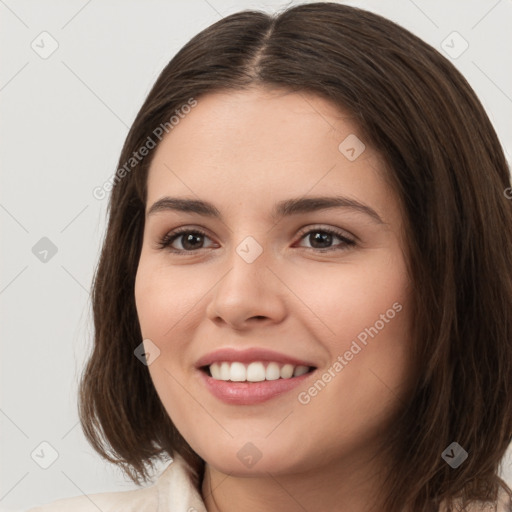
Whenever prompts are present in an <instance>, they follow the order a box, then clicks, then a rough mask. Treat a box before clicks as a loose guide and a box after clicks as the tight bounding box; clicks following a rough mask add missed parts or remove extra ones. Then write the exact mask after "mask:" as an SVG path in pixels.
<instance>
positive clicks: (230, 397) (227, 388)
mask: <svg viewBox="0 0 512 512" xmlns="http://www.w3.org/2000/svg"><path fill="white" fill-rule="evenodd" d="M199 372H200V373H201V377H202V379H203V381H204V383H205V384H206V387H207V388H208V390H209V391H210V393H211V394H212V395H213V396H215V397H217V398H219V399H220V400H222V401H223V402H226V403H228V404H232V405H252V404H259V403H262V402H266V401H267V400H270V399H272V398H274V397H276V396H279V395H282V394H283V393H286V392H287V391H290V390H292V389H293V388H296V387H297V386H299V385H300V384H302V383H303V382H304V381H305V380H306V379H307V378H309V377H310V376H311V375H312V374H313V373H314V372H315V370H313V371H311V372H309V373H305V374H304V375H301V376H300V377H292V378H290V379H276V380H263V381H260V382H232V381H229V380H215V379H214V378H213V377H210V376H209V375H208V374H207V373H205V372H204V371H202V370H199Z"/></svg>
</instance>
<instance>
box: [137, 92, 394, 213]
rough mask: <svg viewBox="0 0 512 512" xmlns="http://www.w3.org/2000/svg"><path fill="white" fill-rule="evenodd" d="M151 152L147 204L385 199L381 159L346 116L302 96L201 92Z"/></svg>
mask: <svg viewBox="0 0 512 512" xmlns="http://www.w3.org/2000/svg"><path fill="white" fill-rule="evenodd" d="M347 150H349V152H348V153H347ZM155 151H156V153H155V155H154V158H153V161H152V163H151V166H150V170H149V174H148V201H147V203H148V206H150V205H151V204H152V203H153V202H154V201H155V200H157V199H158V198H159V197H161V196H163V195H166V194H172V195H177V194H180V193H181V194H186V195H188V196H190V195H197V196H201V197H204V196H205V195H206V196H208V197H209V199H212V200H213V199H214V198H219V200H222V201H224V202H225V203H226V202H229V201H231V202H239V203H241V202H245V204H255V205H256V206H257V205H258V204H259V205H260V206H261V207H263V202H262V200H263V199H265V200H266V199H272V200H276V201H277V200H278V199H282V198H285V196H286V197H291V196H294V197H297V196H303V195H306V194H308V193H310V192H311V193H313V192H314V193H315V194H316V195H317V194H325V193H329V192H331V193H332V192H337V193H340V194H344V195H347V194H349V195H350V194H352V195H354V196H357V195H359V197H361V196H365V199H367V200H368V201H376V202H382V200H383V195H388V194H389V190H387V187H386V184H385V183H384V181H383V180H382V178H381V173H382V171H383V164H382V163H381V161H380V160H381V159H380V157H379V155H378V154H377V153H376V152H375V151H374V150H373V149H372V148H371V147H370V145H369V144H365V143H364V140H363V137H362V136H361V134H360V133H359V130H358V128H357V126H356V124H355V123H354V122H353V120H352V119H351V116H350V115H349V114H347V113H346V112H343V111H341V110H340V109H339V108H337V107H336V106H335V105H334V104H333V103H331V102H329V101H328V100H326V99H323V98H321V97H319V96H315V95H313V94H308V93H304V92H300V93H291V92H288V91H269V90H265V89H258V88H254V89H250V90H244V91H230V92H218V93H212V94H207V95H205V96H203V97H200V98H199V99H198V100H197V105H196V106H195V107H194V108H193V109H192V110H191V111H190V113H188V114H187V115H184V116H183V117H182V118H181V119H180V121H179V123H178V124H177V125H175V126H174V128H173V129H172V131H170V133H169V134H167V135H166V136H165V137H164V138H163V140H162V142H161V143H160V144H159V145H158V147H157V148H156V150H155ZM354 154H355V156H356V158H353V156H354ZM256 203H257V204H256Z"/></svg>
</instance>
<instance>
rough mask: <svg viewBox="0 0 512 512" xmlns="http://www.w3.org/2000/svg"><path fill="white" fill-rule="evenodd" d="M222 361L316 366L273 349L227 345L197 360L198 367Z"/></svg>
mask: <svg viewBox="0 0 512 512" xmlns="http://www.w3.org/2000/svg"><path fill="white" fill-rule="evenodd" d="M222 361H231V362H233V361H238V362H240V363H252V362H254V361H262V362H263V361H275V362H276V363H282V364H293V365H294V366H313V367H314V366H315V365H314V364H312V363H311V362H309V361H302V360H300V359H297V358H296V357H292V356H288V355H286V354H280V353H279V352H274V351H273V350H267V349H264V348H257V347H255V348H249V349H245V350H237V349H234V348H230V347H226V348H220V349H217V350H214V351H213V352H209V353H208V354H205V355H204V356H202V357H200V358H199V359H198V360H197V362H196V368H201V367H203V366H209V365H211V364H212V363H220V362H222Z"/></svg>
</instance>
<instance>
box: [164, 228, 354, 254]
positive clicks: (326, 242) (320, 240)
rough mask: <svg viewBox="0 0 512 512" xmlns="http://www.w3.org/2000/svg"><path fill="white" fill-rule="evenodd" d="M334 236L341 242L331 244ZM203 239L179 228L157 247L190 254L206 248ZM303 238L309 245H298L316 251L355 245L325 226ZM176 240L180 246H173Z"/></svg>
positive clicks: (204, 236) (197, 232)
mask: <svg viewBox="0 0 512 512" xmlns="http://www.w3.org/2000/svg"><path fill="white" fill-rule="evenodd" d="M336 238H337V239H338V240H340V241H341V243H338V244H337V245H334V246H331V244H332V243H333V241H334V240H335V239H336ZM205 239H208V240H210V238H209V237H208V235H207V234H206V233H205V232H204V231H202V230H201V229H198V228H195V229H190V228H181V229H177V230H175V231H172V232H170V233H167V234H166V235H165V236H164V237H163V238H162V239H161V240H159V241H158V243H157V247H158V248H159V249H167V250H169V251H171V252H173V253H176V254H185V253H189V254H190V253H192V252H197V250H198V249H206V248H208V247H203V244H204V241H205ZM303 240H309V242H310V244H311V246H310V247H304V246H300V245H299V247H303V248H305V249H312V250H313V251H316V252H328V251H336V250H337V251H340V250H345V249H348V248H349V247H351V246H354V245H356V242H355V240H353V239H351V238H349V237H347V236H346V234H345V233H344V232H342V231H338V230H336V229H332V228H325V227H318V228H313V229H311V228H310V229H309V230H307V231H302V233H300V241H301V242H302V241H303ZM177 241H178V242H179V245H180V246H181V247H176V246H174V244H175V242H177ZM210 247H211V246H210Z"/></svg>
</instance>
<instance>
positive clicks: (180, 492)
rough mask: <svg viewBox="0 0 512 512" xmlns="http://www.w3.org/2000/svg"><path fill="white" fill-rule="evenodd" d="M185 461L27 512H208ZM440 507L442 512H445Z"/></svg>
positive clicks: (503, 499) (506, 508)
mask: <svg viewBox="0 0 512 512" xmlns="http://www.w3.org/2000/svg"><path fill="white" fill-rule="evenodd" d="M186 467H187V466H186V462H185V460H184V459H183V458H182V457H181V455H179V454H176V455H175V457H174V460H173V461H172V462H171V463H170V464H169V465H168V466H167V467H166V468H165V469H164V471H163V472H162V473H161V474H160V476H159V477H158V479H157V481H156V482H155V483H154V484H153V485H150V486H148V487H144V488H141V489H136V490H134V491H118V492H105V493H99V494H90V495H83V496H77V497H74V498H65V499H61V500H57V501H54V502H52V503H49V504H48V505H43V506H41V507H36V508H31V509H30V510H28V511H27V512H98V511H101V512H207V510H206V507H205V504H204V501H203V499H202V498H201V495H200V494H199V493H198V492H197V490H196V489H195V487H194V486H193V484H192V482H191V481H190V478H189V476H188V474H187V472H186ZM445 510H446V508H445V507H443V506H441V508H440V509H439V512H444V511H445ZM470 510H471V511H475V512H484V511H492V512H494V507H493V506H490V505H488V506H486V507H483V508H480V507H478V506H476V505H475V507H472V508H470ZM496 510H497V512H510V511H512V504H511V502H510V500H509V499H508V495H507V494H506V493H505V491H504V490H500V496H499V502H498V507H497V509H496Z"/></svg>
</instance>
